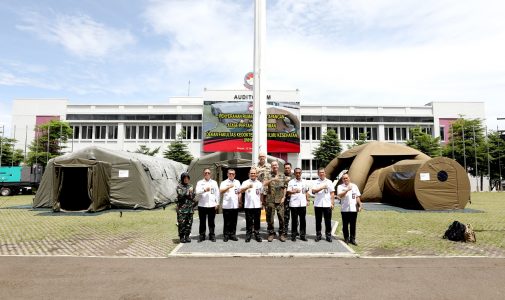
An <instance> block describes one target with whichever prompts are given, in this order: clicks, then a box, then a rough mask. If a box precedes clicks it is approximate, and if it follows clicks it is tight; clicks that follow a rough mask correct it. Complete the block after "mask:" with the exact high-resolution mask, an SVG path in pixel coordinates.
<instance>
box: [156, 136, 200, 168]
mask: <svg viewBox="0 0 505 300" xmlns="http://www.w3.org/2000/svg"><path fill="white" fill-rule="evenodd" d="M185 135H186V133H185V131H184V130H181V131H180V132H179V133H178V134H177V139H176V140H175V141H173V142H172V143H170V145H168V149H167V150H165V151H164V152H163V157H165V158H168V159H171V160H175V161H178V162H180V163H183V164H186V165H189V164H190V163H191V161H192V160H193V155H191V152H189V150H188V145H186V144H185V143H184V142H183V141H182V138H183V137H184V136H185Z"/></svg>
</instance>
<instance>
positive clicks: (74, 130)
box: [70, 126, 81, 140]
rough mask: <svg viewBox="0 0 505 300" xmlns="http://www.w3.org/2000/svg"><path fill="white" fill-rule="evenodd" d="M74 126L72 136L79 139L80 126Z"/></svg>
mask: <svg viewBox="0 0 505 300" xmlns="http://www.w3.org/2000/svg"><path fill="white" fill-rule="evenodd" d="M70 128H72V132H73V134H72V138H73V139H76V140H78V139H79V133H80V129H81V127H80V126H70Z"/></svg>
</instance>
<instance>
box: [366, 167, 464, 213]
mask: <svg viewBox="0 0 505 300" xmlns="http://www.w3.org/2000/svg"><path fill="white" fill-rule="evenodd" d="M362 199H363V201H377V200H379V201H382V202H387V203H391V204H393V205H396V206H400V207H405V208H410V209H425V210H444V209H463V208H465V206H466V204H467V203H468V201H469V200H470V182H469V180H468V177H467V174H466V172H465V170H464V169H463V167H462V166H461V165H460V164H458V163H457V162H456V161H454V160H452V159H449V158H446V157H437V158H432V159H428V160H402V161H399V162H397V163H395V164H393V165H391V166H389V167H386V168H382V169H379V170H376V171H374V172H373V173H372V175H371V176H370V177H369V178H368V181H367V183H366V186H365V189H364V191H363V196H362Z"/></svg>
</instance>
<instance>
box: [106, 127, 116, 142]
mask: <svg viewBox="0 0 505 300" xmlns="http://www.w3.org/2000/svg"><path fill="white" fill-rule="evenodd" d="M107 138H108V139H109V140H117V125H109V126H107Z"/></svg>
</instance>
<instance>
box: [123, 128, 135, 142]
mask: <svg viewBox="0 0 505 300" xmlns="http://www.w3.org/2000/svg"><path fill="white" fill-rule="evenodd" d="M125 139H127V140H135V139H137V126H133V125H127V126H126V130H125Z"/></svg>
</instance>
